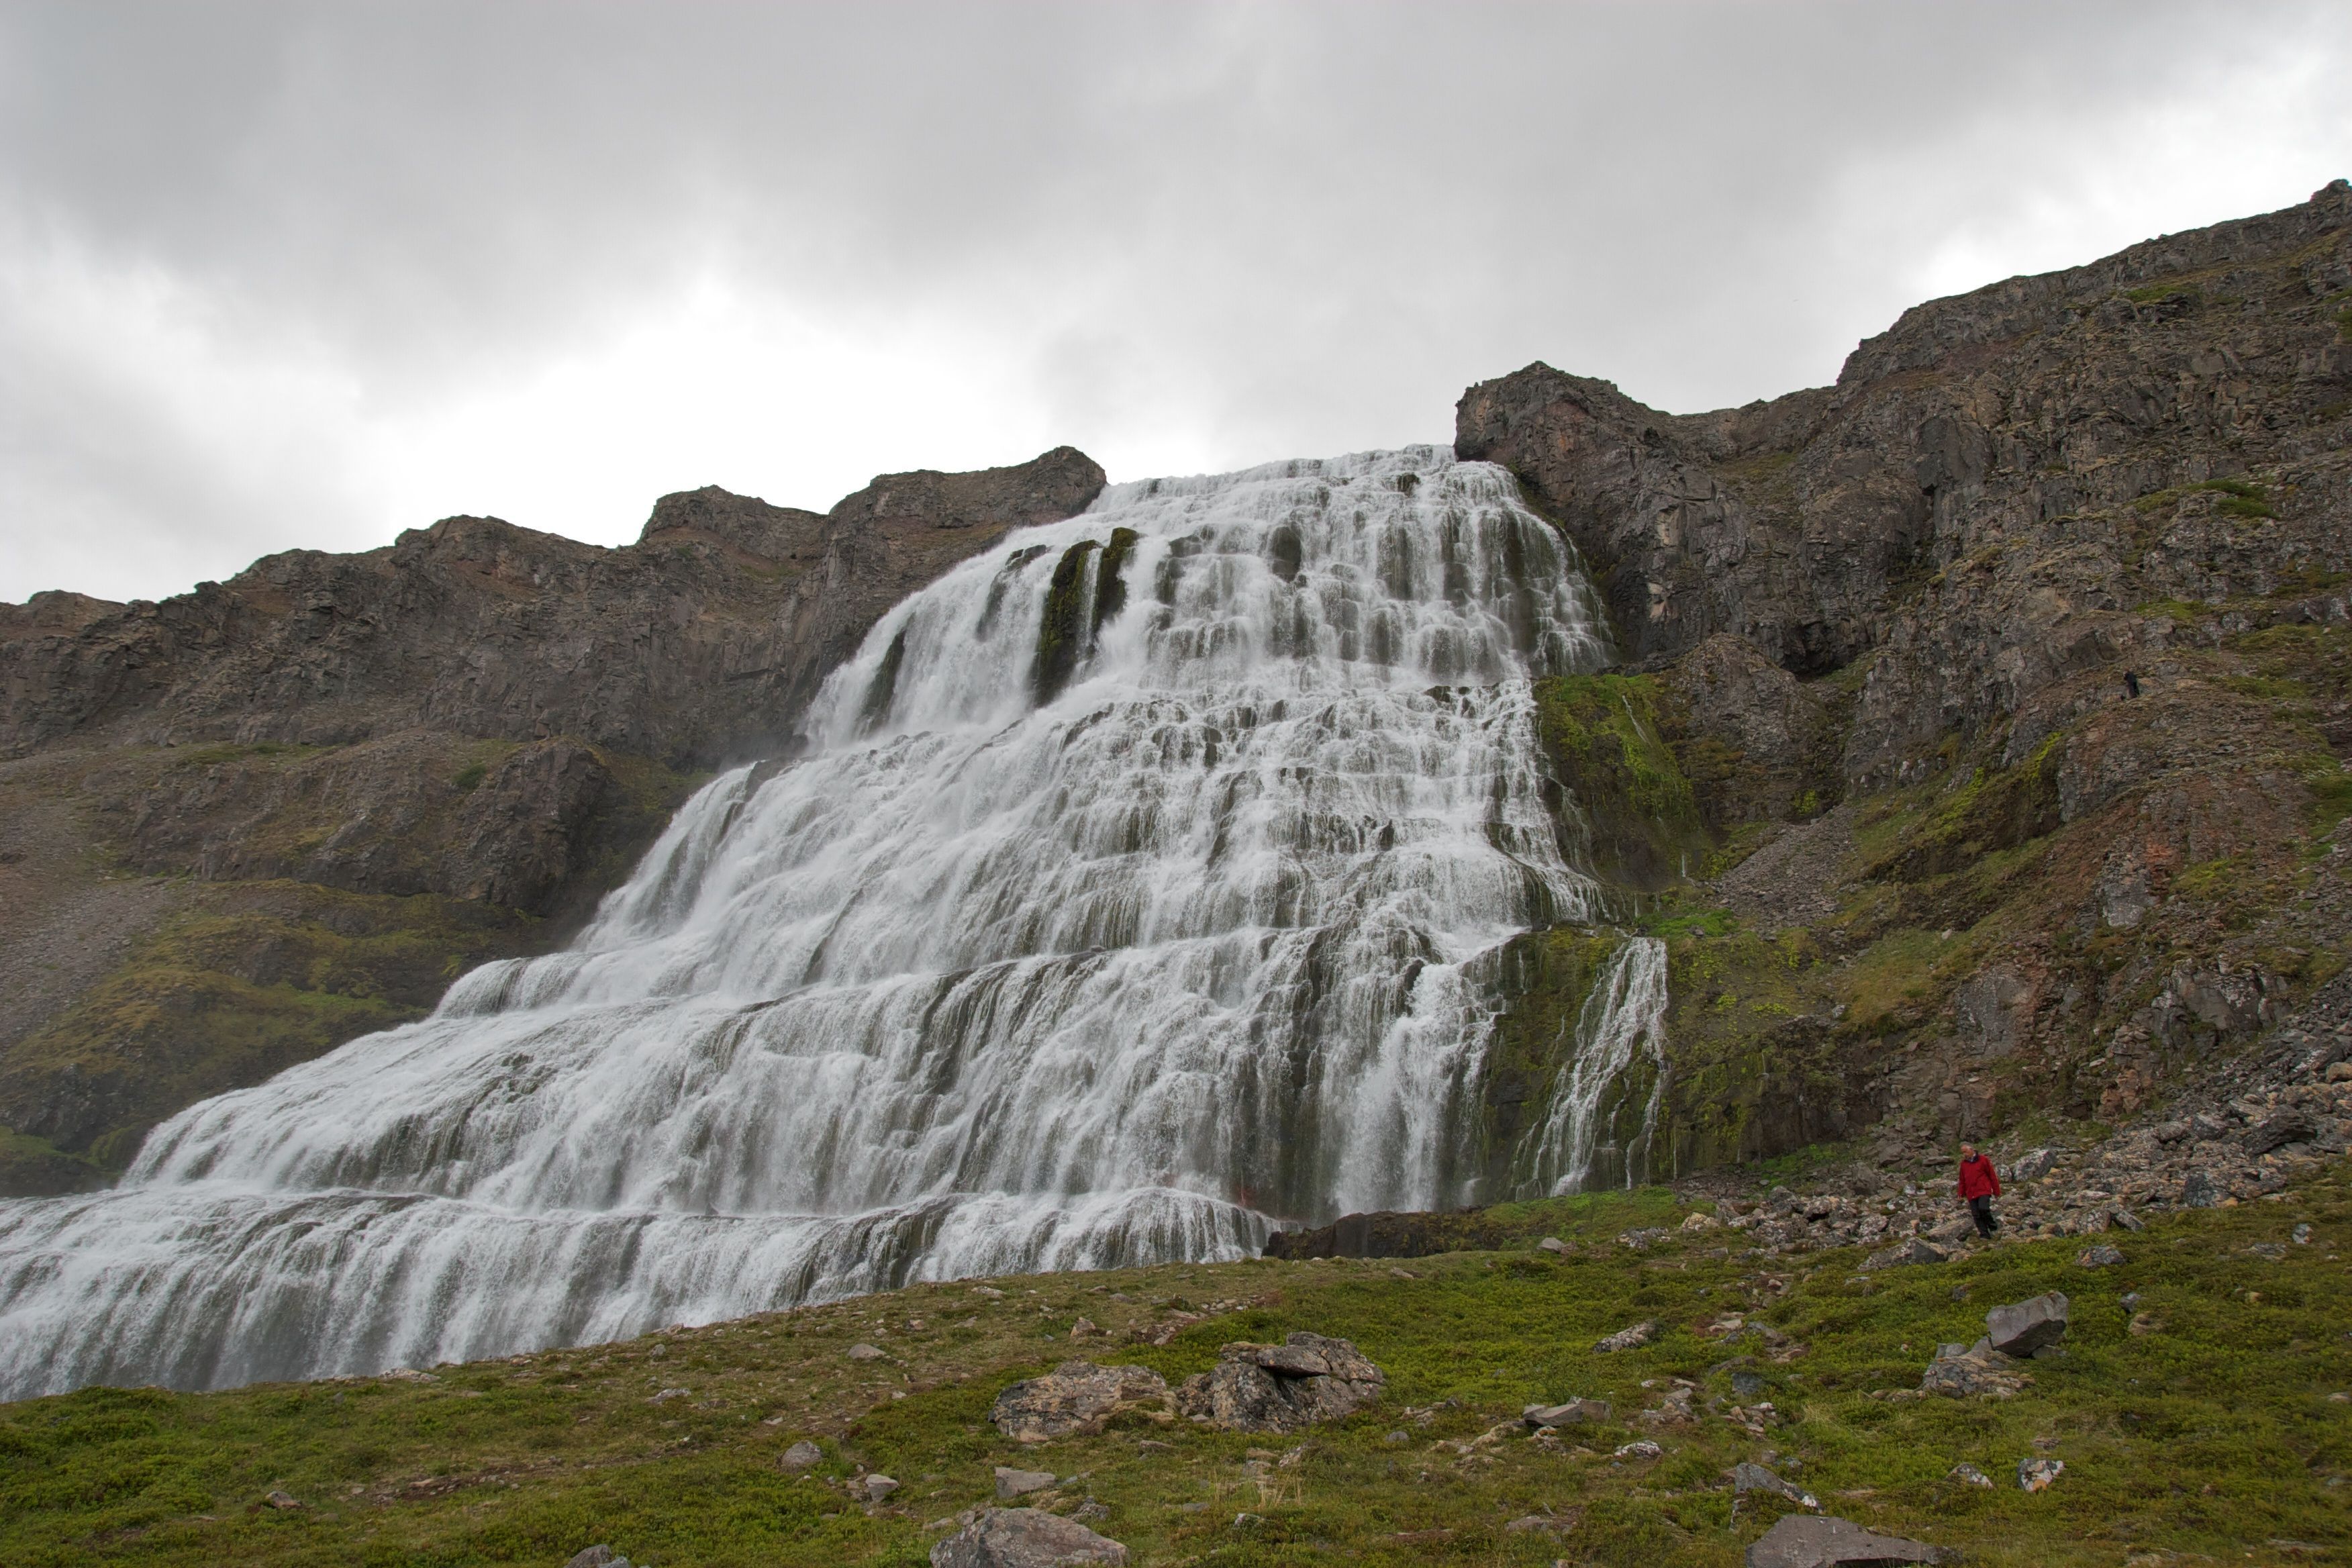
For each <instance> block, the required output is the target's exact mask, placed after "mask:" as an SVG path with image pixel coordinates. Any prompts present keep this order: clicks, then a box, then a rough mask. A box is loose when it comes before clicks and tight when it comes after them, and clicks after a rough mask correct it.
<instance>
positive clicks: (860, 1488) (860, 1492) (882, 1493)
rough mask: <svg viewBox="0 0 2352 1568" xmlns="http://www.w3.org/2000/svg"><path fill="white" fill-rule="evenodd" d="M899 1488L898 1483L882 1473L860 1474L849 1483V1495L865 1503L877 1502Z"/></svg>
mask: <svg viewBox="0 0 2352 1568" xmlns="http://www.w3.org/2000/svg"><path fill="white" fill-rule="evenodd" d="M897 1490H898V1482H897V1481H896V1480H893V1479H891V1478H890V1477H888V1476H886V1475H881V1474H878V1473H877V1474H875V1475H870V1476H859V1477H858V1478H857V1479H855V1480H853V1481H851V1482H850V1483H849V1495H850V1496H851V1497H854V1498H856V1500H858V1501H859V1502H863V1503H877V1502H880V1501H881V1500H883V1499H885V1498H887V1497H888V1496H889V1495H890V1494H891V1493H892V1492H895V1491H897Z"/></svg>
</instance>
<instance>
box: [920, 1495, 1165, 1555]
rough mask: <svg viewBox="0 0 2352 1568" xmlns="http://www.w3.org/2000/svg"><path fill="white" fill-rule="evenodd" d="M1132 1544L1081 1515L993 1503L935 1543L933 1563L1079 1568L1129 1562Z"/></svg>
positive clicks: (932, 1549) (932, 1550) (932, 1551)
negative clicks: (1087, 1523)
mask: <svg viewBox="0 0 2352 1568" xmlns="http://www.w3.org/2000/svg"><path fill="white" fill-rule="evenodd" d="M1126 1561H1127V1548H1126V1547H1125V1546H1122V1545H1121V1544H1119V1543H1118V1542H1116V1541H1113V1540H1112V1539H1110V1537H1108V1536H1107V1535H1097V1534H1096V1533H1095V1532H1094V1531H1091V1530H1088V1529H1087V1527H1086V1526H1085V1525H1083V1524H1080V1523H1078V1522H1077V1521H1076V1520H1070V1519H1061V1518H1057V1517H1056V1516H1055V1515H1053V1514H1050V1513H1046V1512H1045V1511H1043V1510H1039V1509H1034V1508H992V1509H989V1510H985V1511H983V1512H982V1513H981V1514H980V1515H979V1516H978V1517H976V1518H975V1519H973V1520H972V1521H971V1523H970V1524H967V1525H965V1526H964V1527H963V1528H962V1529H961V1530H959V1531H956V1532H955V1533H954V1534H953V1535H950V1536H949V1537H948V1538H947V1539H946V1540H945V1541H942V1542H940V1543H939V1544H938V1545H936V1546H934V1547H932V1548H931V1568H1077V1565H1078V1564H1082V1563H1112V1564H1118V1563H1125V1562H1126Z"/></svg>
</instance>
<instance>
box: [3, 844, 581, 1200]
mask: <svg viewBox="0 0 2352 1568" xmlns="http://www.w3.org/2000/svg"><path fill="white" fill-rule="evenodd" d="M205 905H206V907H204V908H200V909H198V910H194V911H191V912H189V913H186V914H184V915H181V916H178V917H175V918H174V919H173V920H171V921H167V922H166V923H165V924H164V925H163V927H162V928H161V929H160V930H158V931H155V932H154V933H153V934H152V936H149V937H147V938H146V939H144V940H143V941H142V942H140V943H139V944H138V945H137V946H136V947H134V948H133V950H132V951H131V954H130V955H129V956H128V957H127V958H126V959H125V960H124V962H123V963H121V964H120V965H118V966H117V967H116V968H115V969H114V970H113V971H111V972H110V973H108V974H107V975H106V976H105V977H104V978H103V979H102V980H100V982H99V983H98V984H96V985H95V986H93V987H92V988H91V989H90V990H89V993H88V994H85V995H84V996H83V997H81V999H80V1000H79V1001H78V1002H76V1003H75V1004H74V1005H72V1006H71V1007H69V1008H68V1009H67V1010H66V1011H65V1012H64V1013H63V1014H61V1015H59V1016H58V1017H57V1018H55V1019H53V1020H51V1021H50V1022H49V1023H48V1024H47V1026H44V1027H42V1028H41V1029H40V1030H38V1031H37V1032H36V1033H35V1034H34V1035H32V1036H31V1037H28V1038H26V1039H25V1040H23V1041H21V1042H19V1043H18V1044H17V1045H16V1046H15V1047H13V1048H12V1049H11V1050H10V1051H9V1053H8V1058H7V1063H6V1068H5V1079H0V1087H5V1088H9V1089H11V1092H15V1085H16V1083H20V1082H21V1083H24V1084H31V1083H34V1082H50V1081H67V1082H70V1083H72V1084H73V1085H74V1087H75V1095H76V1098H75V1101H74V1104H73V1106H72V1107H71V1110H70V1111H69V1112H68V1115H67V1117H66V1119H65V1120H66V1122H67V1125H65V1126H63V1127H61V1128H60V1129H59V1131H58V1132H57V1133H55V1134H53V1135H52V1136H53V1137H54V1138H55V1139H56V1141H57V1142H58V1143H60V1144H62V1145H63V1146H64V1149H65V1151H66V1152H68V1153H69V1154H70V1155H72V1156H73V1157H76V1158H80V1159H84V1160H86V1161H87V1162H89V1163H91V1164H92V1165H93V1166H94V1167H96V1168H97V1169H100V1170H102V1171H105V1172H107V1173H114V1172H117V1171H120V1170H121V1168H122V1167H123V1166H124V1165H126V1164H128V1163H130V1160H131V1156H132V1155H133V1154H134V1153H136V1152H137V1151H138V1146H139V1141H140V1140H141V1139H142V1138H143V1137H144V1136H145V1135H146V1132H147V1130H148V1129H149V1128H150V1127H152V1125H154V1123H155V1122H157V1121H161V1120H163V1118H164V1117H166V1116H168V1115H170V1114H171V1113H172V1112H173V1111H175V1110H179V1109H180V1108H181V1107H182V1106H184V1105H187V1104H189V1103H192V1102H193V1101H194V1100H201V1099H203V1098H204V1097H205V1096H206V1095H210V1094H217V1093H219V1092H221V1091H223V1090H225V1089H234V1088H237V1087H239V1086H241V1085H244V1084H249V1083H258V1082H260V1081H261V1080H262V1079H266V1078H268V1077H269V1076H270V1075H271V1074H273V1073H276V1072H278V1071H279V1070H281V1069H282V1068H287V1067H290V1066H292V1065H293V1064H294V1063H296V1062H299V1061H307V1060H309V1059H310V1058H312V1057H316V1056H320V1055H321V1054H323V1053H325V1052H326V1051H329V1050H331V1049H333V1048H334V1047H336V1046H339V1045H341V1044H342V1043H343V1042H344V1041H345V1040H348V1039H352V1038H353V1037H356V1036H359V1035H362V1034H365V1033H367V1032H369V1031H370V1030H373V1029H382V1028H388V1027H390V1026H393V1025H395V1024H401V1023H405V1022H407V1021H409V1020H410V1019H413V1018H418V1017H422V1016H424V1015H425V1013H427V1012H429V1011H430V1010H431V1009H432V1007H433V1005H434V1004H435V1003H436V1001H438V1000H439V998H440V995H441V993H442V991H443V990H444V989H446V986H447V985H448V983H449V982H450V981H451V980H453V979H455V978H456V977H457V975H458V974H460V973H464V972H465V971H466V970H467V969H468V968H470V967H472V966H473V965H474V964H476V963H480V962H482V961H484V960H485V959H488V958H492V957H496V956H499V954H501V953H504V952H512V951H514V950H515V949H516V947H517V946H518V945H527V944H528V943H529V942H530V939H531V935H532V931H533V929H534V928H535V926H536V925H537V923H538V922H535V921H530V919H528V918H527V917H525V916H521V915H518V914H515V913H513V912H512V911H509V910H500V909H498V908H496V907H494V906H491V905H487V904H481V903H472V902H467V901H464V900H455V899H444V898H439V897H436V896H433V895H430V894H422V895H418V896H416V897H413V898H405V899H396V898H389V897H385V896H382V895H374V894H365V893H346V892H341V891H337V890H334V889H326V888H320V887H315V886H312V885H310V884H307V883H300V882H258V883H246V884H240V885H237V886H236V887H234V888H228V889H217V890H214V891H213V892H212V896H210V897H208V898H207V899H206V900H205ZM33 1092H34V1091H32V1090H31V1089H26V1090H25V1091H24V1093H25V1095H26V1096H29V1095H31V1094H32V1093H33ZM8 1190H11V1191H22V1190H25V1189H24V1188H23V1187H22V1186H19V1185H15V1184H12V1185H11V1187H10V1188H9V1189H8Z"/></svg>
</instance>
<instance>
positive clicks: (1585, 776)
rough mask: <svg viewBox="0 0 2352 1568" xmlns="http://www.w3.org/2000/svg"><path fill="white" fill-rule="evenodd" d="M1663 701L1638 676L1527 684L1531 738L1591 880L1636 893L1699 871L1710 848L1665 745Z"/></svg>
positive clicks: (1650, 681) (1574, 677) (1669, 748)
mask: <svg viewBox="0 0 2352 1568" xmlns="http://www.w3.org/2000/svg"><path fill="white" fill-rule="evenodd" d="M1665 701H1666V696H1665V694H1664V692H1663V691H1662V690H1661V689H1660V688H1659V685H1658V683H1657V682H1656V681H1655V680H1654V679H1652V678H1651V677H1649V676H1646V675H1562V676H1553V677H1551V678H1549V679H1543V680H1539V681H1538V682H1536V727H1537V732H1538V737H1539V738H1540V739H1541V741H1542V742H1543V747H1544V752H1545V754H1546V756H1547V757H1548V758H1549V761H1550V763H1551V765H1552V769H1553V772H1554V774H1555V775H1556V776H1557V777H1558V779H1559V783H1560V784H1562V785H1564V786H1565V787H1566V789H1567V791H1568V794H1569V795H1570V799H1571V800H1572V802H1573V804H1574V806H1575V810H1576V813H1577V815H1578V816H1580V817H1581V818H1582V821H1583V826H1584V827H1585V830H1586V831H1587V833H1588V834H1589V835H1590V837H1591V866H1592V869H1593V871H1594V872H1595V873H1596V874H1598V875H1599V876H1601V877H1602V878H1603V879H1607V880H1609V881H1612V882H1615V883H1618V884H1621V885H1622V886H1625V887H1628V888H1633V889H1642V890H1645V891H1646V890H1655V889H1659V888H1663V887H1664V886H1666V885H1667V884H1669V883H1671V882H1674V881H1675V880H1678V879H1682V878H1684V877H1686V876H1688V875H1690V874H1691V873H1692V871H1693V870H1695V869H1697V868H1703V867H1704V866H1705V865H1706V857H1707V855H1708V853H1709V852H1710V851H1711V850H1712V849H1713V847H1714V845H1713V841H1712V840H1711V839H1710V838H1709V837H1708V835H1707V831H1706V823H1705V822H1704V821H1703V820H1701V817H1700V814H1699V809H1698V805H1697V802H1696V797H1695V796H1694V795H1693V793H1692V789H1691V781H1690V779H1689V778H1688V776H1687V775H1685V773H1684V771H1683V765H1682V762H1681V760H1680V759H1679V758H1677V757H1676V756H1675V748H1674V747H1673V745H1672V744H1671V743H1670V742H1669V741H1668V739H1667V722H1666V716H1665V715H1664V713H1663V712H1662V707H1663V706H1664V703H1665Z"/></svg>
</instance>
